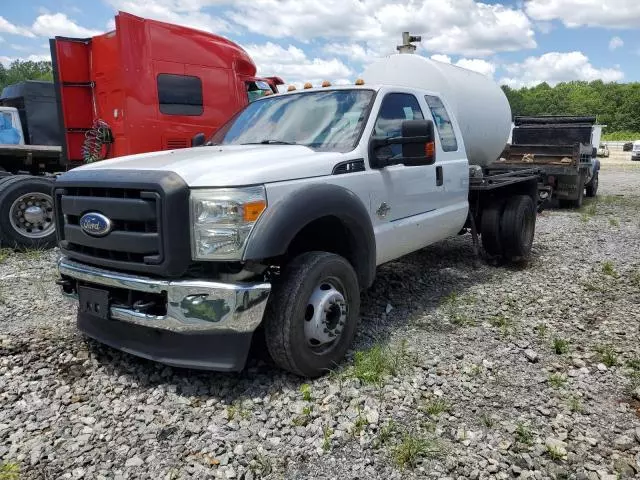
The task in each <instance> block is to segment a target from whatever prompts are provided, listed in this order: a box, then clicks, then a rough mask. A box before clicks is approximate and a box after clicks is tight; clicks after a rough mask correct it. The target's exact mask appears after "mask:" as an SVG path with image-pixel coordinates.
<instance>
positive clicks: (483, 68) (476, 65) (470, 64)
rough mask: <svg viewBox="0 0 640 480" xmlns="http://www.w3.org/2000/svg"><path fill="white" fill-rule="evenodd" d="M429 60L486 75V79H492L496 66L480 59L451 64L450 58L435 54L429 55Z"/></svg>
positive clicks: (469, 59) (463, 60) (468, 59)
mask: <svg viewBox="0 0 640 480" xmlns="http://www.w3.org/2000/svg"><path fill="white" fill-rule="evenodd" d="M431 59H432V60H436V61H438V62H444V63H453V64H454V65H457V66H458V67H462V68H466V69H467V70H473V71H474V72H478V73H481V74H483V75H486V76H487V77H493V75H494V74H495V73H496V66H495V65H494V64H493V63H491V62H488V61H487V60H483V59H481V58H461V59H459V60H458V61H457V62H455V63H454V62H452V60H451V57H450V56H448V55H442V54H439V53H436V54H434V55H431Z"/></svg>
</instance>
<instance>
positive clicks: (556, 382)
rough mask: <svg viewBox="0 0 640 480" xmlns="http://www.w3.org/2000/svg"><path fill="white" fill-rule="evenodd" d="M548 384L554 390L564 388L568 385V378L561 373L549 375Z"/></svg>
mask: <svg viewBox="0 0 640 480" xmlns="http://www.w3.org/2000/svg"><path fill="white" fill-rule="evenodd" d="M548 382H549V385H551V386H552V387H553V388H562V387H563V386H564V385H565V384H566V383H567V377H565V376H564V375H562V374H561V373H552V374H551V375H549V378H548Z"/></svg>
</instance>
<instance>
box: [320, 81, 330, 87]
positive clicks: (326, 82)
mask: <svg viewBox="0 0 640 480" xmlns="http://www.w3.org/2000/svg"><path fill="white" fill-rule="evenodd" d="M330 86H331V82H330V81H329V80H325V81H323V82H322V87H323V88H325V87H330Z"/></svg>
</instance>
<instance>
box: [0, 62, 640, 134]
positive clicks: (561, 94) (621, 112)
mask: <svg viewBox="0 0 640 480" xmlns="http://www.w3.org/2000/svg"><path fill="white" fill-rule="evenodd" d="M23 80H48V81H52V80H53V69H52V67H51V62H32V61H22V60H16V61H14V62H12V63H11V65H9V67H4V66H3V65H2V64H0V89H1V88H4V87H5V86H7V85H11V84H13V83H18V82H21V81H23ZM502 90H503V91H504V93H505V95H506V96H507V98H508V99H509V103H510V104H511V111H512V113H513V114H514V115H596V117H597V119H598V123H601V124H604V125H607V127H606V128H605V130H604V131H605V138H607V139H608V140H633V139H636V138H640V133H638V132H640V83H604V82H602V81H601V80H596V81H593V82H581V81H575V82H566V83H559V84H557V85H556V86H555V87H551V86H549V85H548V84H547V83H541V84H539V85H536V86H535V87H523V88H520V89H513V88H510V87H508V86H506V85H505V86H503V87H502Z"/></svg>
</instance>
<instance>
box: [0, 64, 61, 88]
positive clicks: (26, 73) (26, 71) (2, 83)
mask: <svg viewBox="0 0 640 480" xmlns="http://www.w3.org/2000/svg"><path fill="white" fill-rule="evenodd" d="M24 80H47V81H50V82H51V81H53V68H52V66H51V62H31V61H22V60H15V61H13V62H12V63H11V65H9V66H8V67H5V66H4V65H2V63H0V90H1V89H3V88H4V87H6V86H7V85H12V84H14V83H18V82H22V81H24Z"/></svg>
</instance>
